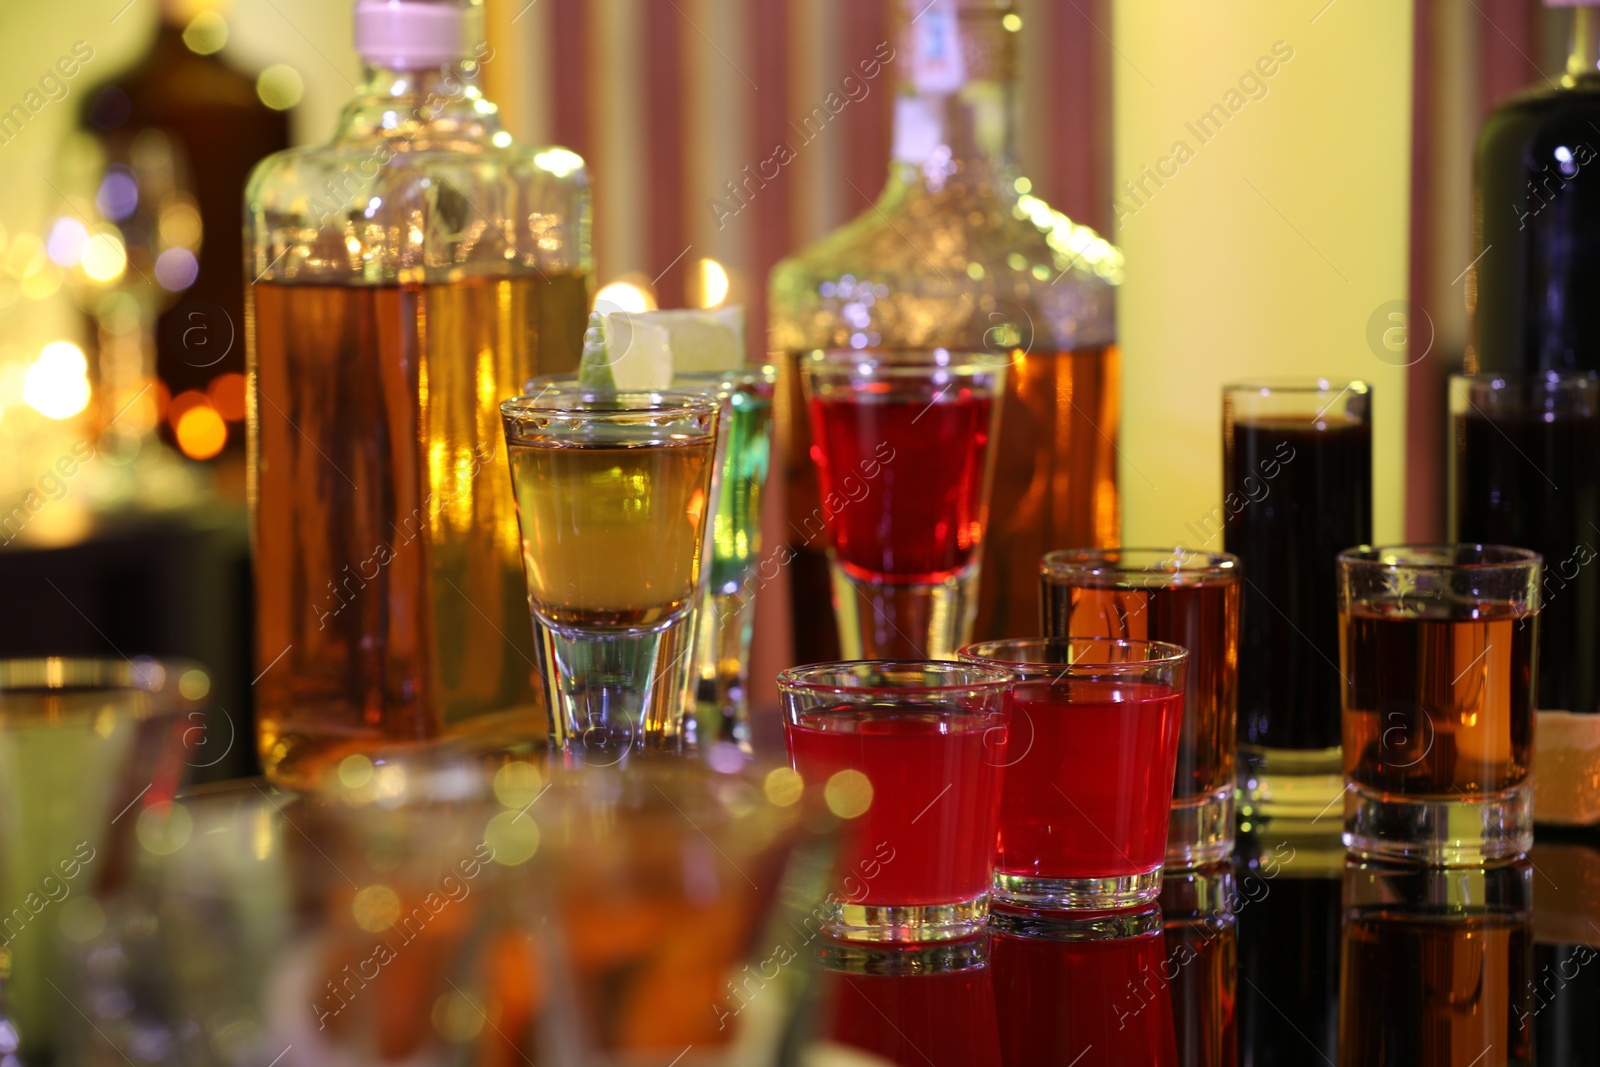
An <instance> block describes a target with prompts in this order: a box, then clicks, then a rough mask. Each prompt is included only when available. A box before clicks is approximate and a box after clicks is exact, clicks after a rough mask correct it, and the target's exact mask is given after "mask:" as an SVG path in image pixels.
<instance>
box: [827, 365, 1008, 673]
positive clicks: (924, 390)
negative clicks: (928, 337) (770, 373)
mask: <svg viewBox="0 0 1600 1067" xmlns="http://www.w3.org/2000/svg"><path fill="white" fill-rule="evenodd" d="M804 373H805V379H804V384H805V388H806V396H807V402H808V405H809V408H810V416H811V431H812V440H813V441H814V442H815V443H814V444H813V445H812V446H811V456H812V459H813V460H814V461H815V462H816V464H817V473H818V479H819V483H820V487H821V492H822V507H821V508H820V512H821V514H818V515H814V516H811V517H808V518H806V519H805V520H804V523H803V525H804V527H805V529H802V530H799V531H797V532H799V533H801V534H802V535H804V536H806V537H807V538H809V537H811V536H813V535H814V534H815V533H816V532H818V531H817V530H813V529H812V528H811V527H812V526H813V525H815V526H816V527H818V528H822V527H825V528H826V530H827V534H828V556H829V561H830V570H831V573H832V577H833V600H834V610H835V613H836V615H837V617H838V624H839V643H840V646H841V648H842V649H843V652H844V656H845V657H846V658H847V659H856V658H863V657H866V658H917V659H922V658H927V659H953V658H954V656H955V651H956V649H957V648H959V647H961V645H963V644H964V643H966V642H967V641H968V640H970V639H971V636H972V625H973V621H974V619H975V618H976V617H977V607H978V601H977V587H978V569H979V555H980V552H979V550H980V548H981V546H982V542H983V535H984V529H985V526H986V524H987V521H988V507H989V487H990V483H991V482H992V481H993V474H994V457H995V453H996V450H995V448H994V447H993V446H994V441H995V436H996V434H997V432H998V430H999V416H1000V398H1001V395H1002V392H1003V390H1004V387H1005V373H1006V368H1005V365H1004V364H1003V363H999V362H996V360H995V358H994V356H993V354H992V353H968V352H952V351H948V350H946V349H942V348H936V349H930V350H922V351H886V350H875V349H860V350H855V349H849V350H843V351H821V352H816V353H813V354H812V355H811V356H810V357H809V358H808V359H807V361H806V363H805V365H804Z"/></svg>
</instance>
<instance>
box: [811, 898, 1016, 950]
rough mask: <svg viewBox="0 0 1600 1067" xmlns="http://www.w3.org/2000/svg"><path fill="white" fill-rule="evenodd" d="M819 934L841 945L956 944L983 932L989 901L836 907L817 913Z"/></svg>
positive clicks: (974, 900) (824, 906)
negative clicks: (848, 943)
mask: <svg viewBox="0 0 1600 1067" xmlns="http://www.w3.org/2000/svg"><path fill="white" fill-rule="evenodd" d="M819 914H820V915H821V916H822V927H821V928H822V932H823V933H824V934H826V935H828V936H829V937H832V938H836V939H838V940H840V941H887V942H898V943H914V942H919V941H956V940H960V939H961V938H966V937H973V936H975V935H977V934H980V933H982V932H983V930H984V928H985V926H986V924H987V923H988V920H989V898H988V897H987V896H981V897H977V898H975V899H973V900H963V901H959V902H957V903H954V904H904V905H891V904H835V903H826V904H824V905H823V906H822V908H821V909H820V910H819Z"/></svg>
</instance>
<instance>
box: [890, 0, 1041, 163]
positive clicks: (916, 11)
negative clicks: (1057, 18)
mask: <svg viewBox="0 0 1600 1067" xmlns="http://www.w3.org/2000/svg"><path fill="white" fill-rule="evenodd" d="M1009 8H1010V5H1009V3H1005V2H1003V0H1002V2H996V0H933V2H932V3H931V4H930V3H929V2H928V0H907V3H906V6H904V7H902V8H901V9H900V12H899V14H900V19H901V23H900V33H899V35H898V40H899V45H898V46H897V48H896V49H895V53H894V56H893V58H892V64H893V66H894V68H895V72H896V92H895V107H894V147H893V151H892V158H893V161H894V164H895V166H896V168H897V169H898V170H899V172H900V176H901V177H902V178H903V179H904V180H907V181H915V182H917V183H919V184H922V185H925V186H929V187H932V188H938V187H939V186H940V185H941V184H942V183H943V182H944V181H945V180H947V179H949V178H950V177H951V176H952V175H955V174H961V173H968V174H972V175H973V176H975V177H976V176H978V175H983V176H991V175H999V174H1002V173H1004V172H1006V171H1009V170H1011V169H1013V168H1014V164H1015V158H1016V145H1015V139H1016V133H1015V123H1014V121H1013V107H1014V103H1015V98H1016V67H1017V65H1016V51H1017V32H1018V31H1019V30H1020V29H1021V20H1020V18H1019V17H1018V16H1017V15H1015V14H1012V13H1011V11H1010V10H1009Z"/></svg>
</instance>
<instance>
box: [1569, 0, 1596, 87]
mask: <svg viewBox="0 0 1600 1067" xmlns="http://www.w3.org/2000/svg"><path fill="white" fill-rule="evenodd" d="M1597 73H1600V9H1596V8H1593V7H1587V6H1584V7H1574V8H1573V9H1572V37H1571V41H1570V43H1569V45H1568V48H1567V75H1566V78H1565V79H1563V80H1564V81H1565V82H1566V83H1567V84H1569V85H1570V84H1571V83H1572V82H1573V81H1575V80H1577V79H1578V78H1580V77H1583V76H1584V75H1593V74H1597Z"/></svg>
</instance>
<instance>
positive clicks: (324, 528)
mask: <svg viewBox="0 0 1600 1067" xmlns="http://www.w3.org/2000/svg"><path fill="white" fill-rule="evenodd" d="M355 18H356V50H357V51H358V52H359V53H360V54H361V57H362V61H363V64H364V71H363V75H362V82H361V86H360V88H359V89H358V90H357V94H356V96H355V97H354V99H352V100H351V101H350V103H349V104H348V105H347V106H346V107H345V109H344V112H343V115H342V117H341V119H340V123H339V128H338V130H337V131H336V132H335V134H334V136H333V139H332V141H331V142H329V143H328V144H327V145H324V146H321V147H317V148H311V149H304V150H298V149H297V150H290V151H288V152H283V153H279V154H278V155H275V156H272V157H271V158H269V159H267V160H266V161H264V162H263V163H262V164H261V165H260V166H259V167H258V168H257V169H256V171H255V172H254V174H253V175H252V176H251V179H250V183H249V186H248V187H247V190H246V194H245V196H246V214H247V222H246V231H247V232H246V237H247V246H248V250H249V251H248V255H247V271H248V273H247V278H248V281H249V294H248V297H249V299H248V325H247V331H246V332H247V337H248V340H249V346H250V347H249V360H250V376H251V385H252V388H251V396H250V400H251V409H250V431H251V437H250V460H251V462H250V493H251V504H252V517H253V536H254V541H255V568H256V592H257V598H258V609H257V611H258V614H257V637H256V651H257V660H258V662H257V669H258V671H260V678H259V681H258V682H257V684H256V690H257V693H258V696H257V743H258V747H259V750H260V755H261V760H262V764H263V767H264V769H265V770H266V773H267V775H268V777H269V778H271V779H272V780H273V781H275V782H278V783H281V784H285V785H288V786H291V787H305V786H308V785H310V784H313V783H314V782H316V781H317V780H318V778H319V776H320V775H321V774H322V773H323V772H324V770H325V769H326V767H327V766H328V765H329V764H330V763H337V762H338V761H340V760H342V759H344V758H346V757H347V756H349V755H353V754H360V753H362V752H365V751H368V750H370V749H371V748H372V747H373V746H378V745H384V744H391V743H395V742H401V741H420V740H426V739H430V738H433V737H437V736H441V735H446V734H456V733H460V732H464V731H475V730H480V729H490V728H499V727H500V726H502V725H504V726H507V727H508V728H511V729H515V730H519V731H520V730H523V729H527V730H530V731H531V730H533V729H536V728H538V724H539V723H540V722H541V721H542V719H543V713H542V710H541V702H540V699H539V697H538V695H537V693H538V690H539V684H540V683H539V682H538V676H537V669H536V667H535V663H536V652H535V648H534V644H533V633H532V628H531V626H530V620H529V615H528V601H527V587H526V586H525V584H524V579H523V570H522V561H521V554H520V541H519V538H518V534H517V521H516V516H515V513H514V509H513V503H512V494H511V482H510V473H509V469H508V467H507V463H506V457H505V454H504V453H505V448H504V444H503V442H502V437H501V423H500V411H499V404H500V402H501V401H502V400H504V399H506V398H508V397H510V396H514V395H515V394H516V393H517V392H518V391H519V387H520V385H521V383H522V382H524V381H526V380H528V379H529V378H531V377H533V376H535V375H537V374H541V373H552V372H563V371H571V370H573V369H575V368H576V366H577V363H578V359H579V356H580V354H581V350H582V337H583V330H584V323H585V317H586V313H587V310H588V302H589V288H590V274H591V272H592V262H591V253H590V244H589V229H590V213H589V199H588V186H587V178H586V175H585V173H584V170H583V161H582V160H581V159H580V158H579V157H577V156H576V155H574V154H573V153H571V152H569V151H566V150H565V149H560V148H552V149H545V150H543V151H534V150H531V149H528V148H524V147H521V146H518V145H516V144H515V143H514V142H513V141H512V139H511V135H510V134H509V133H507V132H506V131H505V130H503V129H502V128H501V127H500V123H499V120H498V119H497V118H496V114H495V106H494V105H493V104H492V103H490V102H489V101H488V100H486V99H485V98H484V97H483V94H482V92H481V91H480V90H479V88H478V86H477V84H476V80H477V75H478V72H479V69H480V68H481V67H482V66H483V65H484V64H486V63H489V62H494V61H495V59H494V53H493V52H492V51H490V50H489V49H488V48H487V46H486V45H485V44H484V43H483V40H482V33H481V26H482V11H481V8H480V7H479V6H478V5H477V4H476V3H467V2H461V3H456V2H454V0H448V2H437V3H435V2H427V0H357V3H356V5H355ZM501 62H504V60H501Z"/></svg>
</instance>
